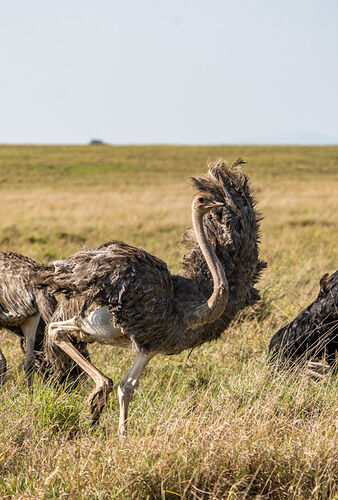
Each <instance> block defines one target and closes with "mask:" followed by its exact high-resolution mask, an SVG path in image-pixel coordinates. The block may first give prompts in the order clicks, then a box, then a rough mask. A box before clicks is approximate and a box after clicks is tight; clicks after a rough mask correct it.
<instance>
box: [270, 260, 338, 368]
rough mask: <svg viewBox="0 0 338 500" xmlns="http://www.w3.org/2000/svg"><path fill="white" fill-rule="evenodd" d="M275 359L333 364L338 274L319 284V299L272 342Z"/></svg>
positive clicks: (337, 323)
mask: <svg viewBox="0 0 338 500" xmlns="http://www.w3.org/2000/svg"><path fill="white" fill-rule="evenodd" d="M269 350H270V352H271V353H272V355H273V359H275V358H276V357H277V356H279V357H280V358H282V359H293V360H295V359H297V358H301V357H303V358H315V357H318V356H321V355H322V354H324V353H325V355H326V357H327V360H328V361H329V362H333V361H334V358H335V351H337V350H338V270H337V271H336V272H335V273H333V274H332V275H331V276H330V277H327V276H324V277H323V278H322V279H321V281H320V292H319V294H318V296H317V298H316V299H315V300H314V301H313V302H312V303H311V304H310V305H309V306H308V307H306V309H304V310H303V311H302V312H301V313H300V314H299V315H298V316H297V317H296V318H295V319H294V320H293V321H291V323H289V324H288V325H286V326H284V327H283V328H281V329H280V330H279V331H278V332H276V333H275V334H274V335H273V337H272V338H271V341H270V346H269Z"/></svg>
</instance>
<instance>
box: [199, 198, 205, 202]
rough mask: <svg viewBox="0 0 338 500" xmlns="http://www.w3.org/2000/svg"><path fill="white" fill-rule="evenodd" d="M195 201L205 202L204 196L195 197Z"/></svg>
mask: <svg viewBox="0 0 338 500" xmlns="http://www.w3.org/2000/svg"><path fill="white" fill-rule="evenodd" d="M197 201H198V202H199V203H204V202H205V199H204V198H202V197H199V198H197Z"/></svg>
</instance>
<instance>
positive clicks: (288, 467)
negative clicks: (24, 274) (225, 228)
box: [0, 146, 338, 500]
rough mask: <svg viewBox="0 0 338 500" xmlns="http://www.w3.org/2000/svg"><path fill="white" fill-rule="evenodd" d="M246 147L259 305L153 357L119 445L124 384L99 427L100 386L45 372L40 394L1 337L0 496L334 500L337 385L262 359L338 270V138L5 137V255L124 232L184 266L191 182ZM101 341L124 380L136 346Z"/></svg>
mask: <svg viewBox="0 0 338 500" xmlns="http://www.w3.org/2000/svg"><path fill="white" fill-rule="evenodd" d="M239 155H240V156H242V157H243V158H244V159H245V160H246V161H248V165H247V166H246V169H245V170H246V171H247V172H248V174H249V176H250V178H251V180H252V183H253V184H254V186H255V188H256V193H257V199H258V202H259V203H258V208H259V209H260V210H261V211H262V212H263V214H264V221H263V223H262V245H261V257H262V258H263V259H265V260H267V261H268V264H269V267H268V269H267V270H266V271H265V272H264V276H263V277H262V280H261V282H260V289H261V291H262V296H263V299H262V301H261V303H260V304H258V305H257V306H256V307H255V308H254V309H248V310H246V311H243V312H242V313H241V315H240V316H239V318H238V319H237V320H236V321H235V322H234V323H233V324H232V325H231V326H230V328H229V329H228V330H227V331H226V332H225V333H224V335H223V336H222V338H221V339H220V340H219V341H218V342H215V343H210V344H205V345H203V346H201V347H199V348H198V349H195V350H194V351H193V352H192V353H191V355H190V357H189V358H188V353H187V352H186V353H182V354H180V355H179V356H170V357H160V356H158V357H156V358H155V359H154V360H152V361H151V363H150V364H149V366H148V367H147V369H146V371H145V374H144V376H143V377H142V379H141V382H140V386H139V388H138V390H137V392H136V395H135V398H134V400H133V402H132V403H131V411H130V416H131V420H130V426H129V433H128V437H127V438H126V439H125V440H123V441H120V440H119V439H118V437H117V422H118V403H117V397H116V392H114V393H113V394H112V396H111V397H110V400H109V403H108V406H107V409H106V410H105V411H104V413H103V415H102V421H101V424H100V426H99V427H97V428H95V429H92V428H91V427H90V425H89V423H88V420H87V418H86V416H87V415H88V407H87V403H86V398H87V396H88V394H89V392H90V391H91V389H92V384H91V383H90V382H88V383H87V384H86V385H85V386H84V387H83V388H82V389H81V390H79V391H77V392H73V393H70V392H66V391H65V390H63V389H61V390H60V389H58V388H56V387H54V386H53V385H52V384H50V383H49V384H45V383H44V382H43V381H42V380H39V379H36V380H35V382H34V391H33V394H32V395H31V396H30V395H29V394H28V391H27V387H26V383H25V379H24V373H23V358H22V355H21V352H20V349H19V346H18V342H17V339H16V337H14V335H12V334H10V333H8V332H5V331H3V332H1V334H0V335H1V348H2V349H3V351H4V353H5V355H6V357H7V362H8V368H9V372H8V377H7V382H6V385H5V386H4V387H2V388H1V389H0V408H1V410H0V498H4V499H7V498H8V499H9V498H20V499H21V498H22V499H26V498H27V499H30V498H34V499H35V498H37V499H40V498H41V499H54V498H55V499H57V498H62V497H65V498H76V499H88V498H89V499H108V498H122V499H130V498H137V499H138V498H142V499H143V498H144V499H146V498H165V499H172V498H179V496H178V495H180V496H181V497H182V498H194V499H200V498H208V499H216V498H217V499H219V498H228V499H244V498H273V499H275V498H276V499H284V498H285V499H289V498H292V499H304V500H305V499H309V498H311V499H312V498H314V499H334V498H337V496H338V483H337V470H338V452H337V450H338V446H337V445H338V442H337V427H336V419H337V401H338V397H337V396H338V383H337V378H334V377H333V376H330V375H329V376H327V377H325V378H324V380H323V381H321V382H318V383H315V382H313V381H311V380H308V379H307V378H305V377H304V376H303V375H302V374H301V373H298V374H297V373H296V374H291V373H281V374H274V373H272V372H271V368H270V367H269V366H268V365H267V363H266V356H267V345H268V342H269V339H270V337H271V336H272V334H273V333H274V332H275V331H276V330H277V329H278V328H279V327H280V326H281V325H282V324H285V323H286V322H287V321H289V320H290V319H292V318H293V317H294V316H295V315H296V314H298V313H299V312H300V310H301V309H302V308H303V307H305V306H306V305H307V304H308V303H309V302H310V301H311V300H313V298H314V297H315V296H316V293H317V289H318V281H319V278H320V277H321V276H322V275H323V274H324V273H326V272H332V271H334V270H335V269H336V266H337V236H336V235H337V216H336V214H337V188H336V186H337V184H335V183H336V182H337V177H338V169H337V164H338V147H244V146H241V147H240V146H233V147H174V146H172V147H168V146H144V147H135V146H130V147H115V146H92V147H89V146H87V147H75V146H74V147H63V146H62V147H56V146H49V147H40V146H1V147H0V193H1V197H2V203H1V209H0V244H1V249H2V250H12V251H18V252H22V253H25V254H27V255H30V256H31V257H33V258H36V259H43V260H51V259H55V258H60V257H62V256H67V255H69V254H71V253H73V252H75V251H77V250H78V249H79V248H80V247H81V246H83V245H94V244H98V243H100V242H102V241H107V240H109V239H122V240H124V241H127V242H129V243H131V244H135V245H138V246H141V247H143V248H145V249H146V250H148V251H150V252H151V253H154V254H156V255H158V256H159V257H161V258H163V259H164V260H166V261H167V262H168V264H169V265H170V267H171V269H172V270H173V271H174V272H177V271H179V269H180V259H181V257H182V250H181V249H180V248H178V247H177V246H176V243H177V242H178V241H179V240H180V237H181V234H182V232H183V231H184V229H186V227H188V226H189V225H190V200H191V196H192V192H193V191H192V189H191V187H190V182H189V176H192V175H197V174H200V173H203V172H206V164H207V162H208V160H215V159H217V158H219V157H223V158H225V159H228V160H229V161H230V162H231V161H232V160H234V159H235V158H236V157H237V156H239ZM89 349H90V353H91V356H92V359H93V360H94V362H95V364H96V366H97V367H98V368H100V369H101V370H102V371H103V372H104V373H106V374H107V375H109V376H110V377H112V379H113V380H114V382H115V385H116V386H117V385H118V382H119V381H120V380H121V379H122V377H123V376H124V375H125V373H126V371H127V369H128V368H129V367H130V364H131V362H132V353H130V352H128V351H123V350H119V349H114V348H111V347H104V346H100V345H91V346H90V347H89ZM170 492H171V493H170Z"/></svg>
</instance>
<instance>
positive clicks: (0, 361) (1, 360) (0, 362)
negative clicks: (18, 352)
mask: <svg viewBox="0 0 338 500" xmlns="http://www.w3.org/2000/svg"><path fill="white" fill-rule="evenodd" d="M6 371H7V363H6V358H5V356H4V355H3V353H2V350H1V349H0V387H1V385H2V384H3V382H4V380H5V375H6Z"/></svg>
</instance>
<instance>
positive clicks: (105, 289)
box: [37, 159, 265, 435]
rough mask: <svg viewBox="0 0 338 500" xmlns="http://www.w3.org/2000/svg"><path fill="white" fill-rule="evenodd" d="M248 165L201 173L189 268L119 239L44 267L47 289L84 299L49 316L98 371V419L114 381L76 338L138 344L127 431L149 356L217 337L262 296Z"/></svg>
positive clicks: (63, 345) (126, 388) (62, 339)
mask: <svg viewBox="0 0 338 500" xmlns="http://www.w3.org/2000/svg"><path fill="white" fill-rule="evenodd" d="M240 163H243V162H242V160H240V159H239V160H238V161H236V162H235V163H234V164H233V165H232V167H227V166H226V165H225V164H224V163H217V164H212V165H210V168H209V174H208V176H207V177H205V178H203V177H201V178H195V179H193V180H194V183H195V186H196V187H197V189H198V191H199V192H198V194H196V195H195V196H194V199H193V203H192V223H193V231H192V230H188V231H187V232H186V234H185V242H187V241H188V242H189V244H190V245H191V246H192V250H191V251H190V252H189V253H188V254H187V255H186V256H185V257H184V261H183V274H182V275H172V274H171V273H170V272H169V270H168V268H167V266H166V264H165V263H164V262H163V261H162V260H160V259H158V258H157V257H154V256H153V255H150V254H149V253H147V252H146V251H144V250H141V249H139V248H135V247H132V246H129V245H127V244H125V243H122V242H118V241H113V242H109V243H106V244H105V245H102V246H99V247H96V248H92V249H83V250H81V251H79V252H78V253H76V254H75V255H73V256H71V257H69V258H68V259H67V260H65V261H62V262H58V263H57V264H55V265H52V266H41V268H40V270H39V273H38V275H37V283H38V285H39V286H41V287H48V288H49V289H50V290H51V291H55V292H59V293H63V294H65V295H66V297H69V298H73V299H75V300H76V301H77V303H80V304H81V307H80V310H79V312H78V313H77V314H75V315H74V316H73V317H72V318H71V319H68V320H66V321H57V322H52V323H50V325H49V327H48V339H49V340H50V341H52V342H53V343H55V344H56V345H57V346H58V347H59V348H60V349H62V350H63V351H64V352H65V353H67V354H68V356H70V357H71V358H72V359H73V360H74V361H76V362H77V363H78V364H79V365H80V366H81V367H82V369H83V370H84V371H85V372H87V373H88V375H90V376H91V377H92V378H93V380H94V382H95V384H96V387H95V390H94V392H93V393H92V394H91V396H90V406H91V411H92V419H93V422H95V421H98V419H99V417H100V414H101V411H102V409H103V408H104V406H105V404H106V401H107V397H108V395H109V393H110V392H111V391H112V388H113V382H112V381H111V380H110V379H109V378H108V377H106V376H105V375H104V374H103V373H102V372H100V371H99V370H98V369H97V368H95V367H94V366H93V365H92V364H91V363H89V362H88V361H87V360H86V359H85V358H84V357H83V356H82V355H81V354H80V353H79V352H78V351H77V350H76V348H75V347H74V346H73V345H72V344H71V341H70V338H71V337H75V338H76V339H78V340H81V341H84V342H99V343H101V344H110V345H116V346H122V347H129V346H131V347H133V349H134V350H135V351H136V357H135V361H134V363H133V365H132V367H131V368H130V370H129V371H128V373H127V374H126V376H125V377H124V379H123V380H122V382H121V383H120V385H119V387H118V397H119V402H120V420H119V433H120V434H121V435H123V434H124V433H125V430H126V422H127V417H128V405H129V402H130V400H131V399H132V396H133V393H134V389H135V386H136V384H137V382H138V380H139V378H140V376H141V374H142V372H143V370H144V368H145V366H146V365H147V363H148V362H149V361H150V360H151V359H152V358H153V357H154V356H155V355H156V354H158V353H162V354H176V353H179V352H181V351H182V350H184V349H187V348H192V347H195V346H197V345H199V344H202V343H204V342H206V341H210V340H214V339H217V338H218V337H219V336H220V335H221V333H222V332H223V330H224V329H225V328H226V327H227V326H228V324H229V323H230V321H231V320H232V319H233V318H234V316H235V314H236V313H237V312H238V311H239V310H240V309H242V308H244V307H245V306H247V305H249V304H253V303H254V302H256V301H257V300H258V298H259V294H258V291H257V290H256V289H255V287H254V284H255V283H256V281H257V280H258V278H259V275H260V272H261V270H262V269H263V268H264V267H265V263H264V262H262V261H260V260H259V258H258V231H259V217H258V216H257V213H256V212H255V210H254V202H253V199H252V196H251V193H250V189H249V186H248V180H247V177H246V176H245V175H244V174H242V173H241V171H240V169H239V164H240ZM50 354H51V355H53V353H52V352H51V353H50ZM54 361H55V362H56V363H57V360H54Z"/></svg>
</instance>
